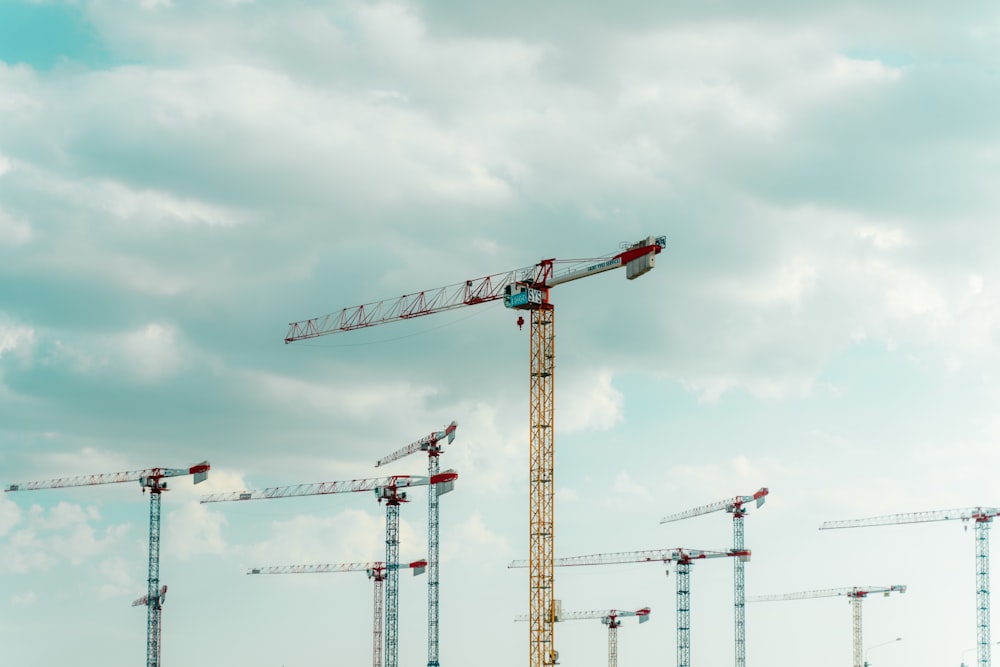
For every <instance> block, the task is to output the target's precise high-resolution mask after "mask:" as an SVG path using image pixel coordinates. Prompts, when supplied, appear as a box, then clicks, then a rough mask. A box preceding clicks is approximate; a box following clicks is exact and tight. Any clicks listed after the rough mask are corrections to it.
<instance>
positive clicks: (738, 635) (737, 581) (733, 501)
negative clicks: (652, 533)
mask: <svg viewBox="0 0 1000 667" xmlns="http://www.w3.org/2000/svg"><path fill="white" fill-rule="evenodd" d="M767 494H768V490H767V487H761V488H760V489H758V490H757V491H756V492H755V493H754V494H753V495H750V496H736V497H735V498H726V499H725V500H720V501H718V502H715V503H710V504H708V505H702V506H700V507H695V508H692V509H689V510H686V511H684V512H678V513H676V514H670V515H668V516H665V517H663V518H662V519H661V520H660V523H670V522H672V521H680V520H681V519H689V518H691V517H696V516H701V515H703V514H709V513H711V512H718V511H726V512H728V513H729V514H732V515H733V551H736V552H739V551H743V550H744V549H745V548H746V547H745V544H744V539H743V534H744V533H743V518H744V517H745V516H746V513H747V507H746V506H747V505H749V504H750V503H756V505H757V508H758V509H759V508H760V506H761V505H763V504H764V500H765V499H766V498H767ZM744 566H745V561H744V560H743V559H742V558H736V559H734V560H733V619H734V620H733V629H734V634H735V643H734V653H735V657H736V667H746V663H747V655H746V577H745V574H744Z"/></svg>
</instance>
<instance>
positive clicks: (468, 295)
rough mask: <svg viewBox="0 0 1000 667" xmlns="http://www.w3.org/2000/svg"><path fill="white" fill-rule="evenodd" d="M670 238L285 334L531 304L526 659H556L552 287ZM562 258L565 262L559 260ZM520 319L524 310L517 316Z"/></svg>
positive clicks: (631, 274)
mask: <svg viewBox="0 0 1000 667" xmlns="http://www.w3.org/2000/svg"><path fill="white" fill-rule="evenodd" d="M665 246H666V237H663V236H659V237H655V238H654V237H652V236H649V237H647V238H645V239H643V240H641V241H638V242H636V243H632V244H627V245H626V246H625V247H623V248H622V249H621V250H620V251H619V252H617V253H615V254H613V255H611V256H608V257H603V258H598V259H595V260H583V261H581V260H572V261H573V262H575V264H576V266H574V267H572V268H569V269H567V270H565V271H563V272H561V273H557V272H556V271H555V267H556V263H557V261H558V260H556V259H543V260H542V261H540V262H538V263H537V264H534V265H533V266H528V267H525V268H522V269H515V270H512V271H508V272H505V273H496V274H492V275H489V276H485V277H482V278H474V279H471V280H466V281H464V282H461V283H456V284H454V285H447V286H445V287H439V288H436V289H430V290H424V291H422V292H417V293H415V294H405V295H403V296H401V297H398V298H394V299H386V300H383V301H375V302H372V303H367V304H362V305H360V306H353V307H351V308H344V309H342V310H340V311H338V312H333V313H329V314H327V315H323V316H319V317H314V318H311V319H307V320H302V321H299V322H292V323H291V324H290V325H289V329H288V333H287V334H286V335H285V342H286V343H292V342H295V341H301V340H306V339H309V338H316V337H318V336H326V335H330V334H335V333H342V332H346V331H353V330H355V329H362V328H365V327H371V326H376V325H379V324H387V323H389V322H398V321H401V320H407V319H411V318H414V317H420V316H423V315H432V314H434V313H440V312H444V311H448V310H454V309H456V308H461V307H462V306H474V305H476V304H480V303H487V302H491V301H496V300H499V299H503V303H504V305H505V306H506V307H508V308H514V309H516V310H527V311H529V316H530V321H531V323H530V338H531V344H530V351H529V358H530V364H529V401H528V412H529V422H528V423H529V438H530V448H529V457H528V458H529V480H530V482H529V485H530V488H529V501H528V505H529V510H528V513H529V528H528V540H529V553H530V561H531V564H530V572H529V577H528V578H529V584H528V587H529V593H528V609H529V613H528V617H529V624H530V633H529V634H530V639H529V658H530V660H529V665H530V667H542V666H543V665H552V664H555V662H556V658H557V655H558V654H557V652H556V650H555V647H554V642H553V632H552V630H553V628H552V623H553V613H554V600H555V598H554V570H553V565H552V561H553V553H554V552H553V539H554V535H553V525H554V519H553V497H554V491H553V484H554V479H553V472H554V467H555V458H554V451H555V449H554V446H555V444H554V438H553V430H554V414H553V413H554V400H553V397H554V392H553V387H554V372H555V329H554V322H555V306H554V305H553V303H552V302H551V301H550V299H549V291H550V289H551V288H553V287H555V286H556V285H561V284H563V283H567V282H570V281H573V280H578V279H580V278H586V277H589V276H593V275H596V274H598V273H603V272H605V271H610V270H612V269H617V268H620V267H622V266H624V267H625V269H626V273H625V277H626V278H628V279H629V280H632V279H634V278H638V277H639V276H641V275H644V274H646V273H648V272H649V271H651V270H652V269H653V268H654V267H655V265H656V262H655V259H656V255H658V254H659V253H660V252H662V251H663V248H664V247H665ZM561 263H563V264H565V263H566V262H561ZM517 323H518V326H519V327H520V326H523V324H524V317H523V316H519V317H518V319H517Z"/></svg>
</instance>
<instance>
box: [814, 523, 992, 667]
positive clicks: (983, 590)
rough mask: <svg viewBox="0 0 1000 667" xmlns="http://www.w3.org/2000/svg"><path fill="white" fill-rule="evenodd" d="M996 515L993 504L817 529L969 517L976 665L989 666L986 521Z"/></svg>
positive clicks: (988, 572)
mask: <svg viewBox="0 0 1000 667" xmlns="http://www.w3.org/2000/svg"><path fill="white" fill-rule="evenodd" d="M996 516H1000V509H998V508H996V507H967V508H961V509H950V510H931V511H928V512H907V513H903V514H886V515H882V516H873V517H867V518H864V519H844V520H838V521H826V522H824V523H823V524H821V525H820V527H819V529H820V530H830V529H835V528H863V527H868V526H888V525H894V524H903V523H926V522H929V521H951V520H955V519H958V520H960V521H962V522H964V523H968V522H969V521H972V522H973V523H974V524H975V526H976V529H975V534H976V639H977V640H978V644H977V646H978V656H979V667H990V666H991V665H992V662H993V658H992V655H991V649H990V647H991V644H990V524H991V523H993V518H994V517H996Z"/></svg>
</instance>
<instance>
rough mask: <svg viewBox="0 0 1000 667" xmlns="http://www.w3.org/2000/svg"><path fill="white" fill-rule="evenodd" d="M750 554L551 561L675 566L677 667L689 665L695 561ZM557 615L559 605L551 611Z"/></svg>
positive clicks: (680, 552)
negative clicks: (674, 564)
mask: <svg viewBox="0 0 1000 667" xmlns="http://www.w3.org/2000/svg"><path fill="white" fill-rule="evenodd" d="M750 555H751V554H750V550H749V549H744V550H741V551H733V550H730V551H706V550H703V549H686V548H681V547H678V548H676V549H647V550H643V551H623V552H618V553H606V554H590V555H587V556H570V557H568V558H556V559H554V561H553V562H554V565H555V566H556V567H574V566H583V565H619V564H624V563H671V562H672V563H676V570H677V667H690V665H691V565H692V564H693V563H694V562H695V561H698V560H708V559H715V558H739V559H742V560H745V561H748V560H750ZM528 566H529V564H528V561H526V560H515V561H511V563H510V565H508V566H507V567H509V568H522V567H528ZM553 608H554V609H555V610H556V614H558V613H560V612H559V611H558V610H559V609H560V605H559V604H558V603H557V604H556V605H554V607H553Z"/></svg>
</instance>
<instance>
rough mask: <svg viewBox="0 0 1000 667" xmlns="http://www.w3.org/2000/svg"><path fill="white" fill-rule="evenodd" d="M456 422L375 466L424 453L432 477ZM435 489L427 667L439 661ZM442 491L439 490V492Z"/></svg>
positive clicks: (432, 493) (430, 509) (430, 495)
mask: <svg viewBox="0 0 1000 667" xmlns="http://www.w3.org/2000/svg"><path fill="white" fill-rule="evenodd" d="M457 428H458V422H456V421H454V420H453V421H452V422H451V423H450V424H448V426H446V427H445V428H444V430H442V431H435V432H434V433H431V434H430V435H426V436H424V437H423V438H420V439H419V440H417V441H415V442H411V443H410V444H409V445H407V446H406V447H403V448H401V449H398V450H396V451H395V452H393V453H392V454H389V455H388V456H385V457H383V458H381V459H379V460H378V461H376V462H375V467H376V468H378V467H380V466H383V465H387V464H389V463H392V462H393V461H398V460H399V459H401V458H404V457H407V456H409V455H410V454H414V453H416V452H427V475H428V476H429V477H433V476H434V475H436V474H437V473H438V471H439V470H440V467H441V463H440V456H441V454H442V453H444V444H443V443H442V441H443V440H445V439H447V441H448V444H451V443H452V442H454V441H455V430H456V429H457ZM438 491H439V489H438V487H437V486H435V485H432V486H431V488H430V489H429V490H428V492H427V560H428V572H427V667H439V665H440V664H441V663H440V661H439V658H438V655H439V650H438V646H439V643H440V642H439V636H438V635H439V628H440V625H441V623H440V613H439V607H440V590H441V586H440V584H441V577H440V568H439V564H440V556H439V554H440V549H441V535H440V525H441V512H440V503H439V502H438V496H439V495H440V494H439V492H438ZM442 493H443V491H442Z"/></svg>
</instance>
